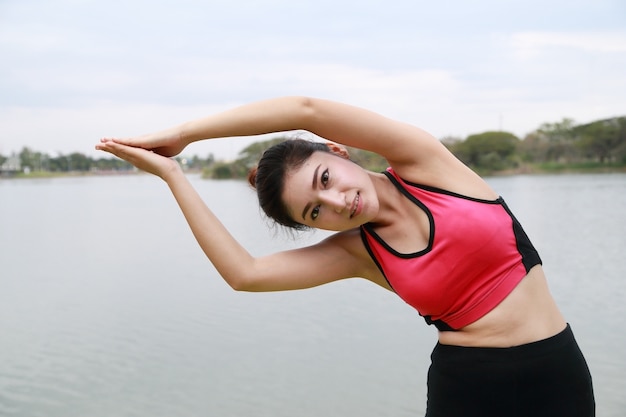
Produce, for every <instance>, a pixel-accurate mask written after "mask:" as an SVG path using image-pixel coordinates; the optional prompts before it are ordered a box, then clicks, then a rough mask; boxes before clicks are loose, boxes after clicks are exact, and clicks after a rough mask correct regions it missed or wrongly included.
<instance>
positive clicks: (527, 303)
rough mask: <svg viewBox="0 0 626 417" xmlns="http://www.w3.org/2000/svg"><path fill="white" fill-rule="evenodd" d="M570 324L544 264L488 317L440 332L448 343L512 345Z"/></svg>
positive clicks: (460, 344)
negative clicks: (453, 330)
mask: <svg viewBox="0 0 626 417" xmlns="http://www.w3.org/2000/svg"><path fill="white" fill-rule="evenodd" d="M565 327H566V322H565V319H564V318H563V315H562V314H561V312H560V311H559V308H558V307H557V305H556V303H555V301H554V299H553V298H552V295H551V294H550V290H549V288H548V284H547V281H546V277H545V275H544V273H543V268H542V267H541V265H537V266H535V267H533V268H532V269H531V270H530V271H529V272H528V274H527V275H526V277H524V279H523V280H522V281H521V282H520V283H519V284H518V285H517V286H516V287H515V289H514V290H513V291H512V292H511V293H510V294H509V295H508V296H507V297H506V298H505V299H504V300H503V301H502V302H501V303H500V304H498V306H496V307H495V308H494V309H493V310H491V311H490V312H489V313H487V314H486V315H485V316H483V317H482V318H480V319H479V320H477V321H475V322H474V323H472V324H469V325H467V326H465V327H464V328H462V329H461V330H459V331H456V332H439V342H440V343H441V344H444V345H456V346H472V347H511V346H519V345H523V344H526V343H531V342H536V341H538V340H542V339H547V338H549V337H551V336H554V335H555V334H557V333H559V332H561V331H562V330H563V329H565Z"/></svg>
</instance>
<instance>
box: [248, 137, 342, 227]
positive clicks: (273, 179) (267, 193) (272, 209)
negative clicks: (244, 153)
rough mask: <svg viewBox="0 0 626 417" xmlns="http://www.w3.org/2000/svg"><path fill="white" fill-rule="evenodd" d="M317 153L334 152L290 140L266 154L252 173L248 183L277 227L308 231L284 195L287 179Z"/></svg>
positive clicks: (270, 149) (269, 149) (275, 146)
mask: <svg viewBox="0 0 626 417" xmlns="http://www.w3.org/2000/svg"><path fill="white" fill-rule="evenodd" d="M316 151H320V152H330V148H329V147H328V146H327V145H326V144H324V143H320V142H312V141H308V140H304V139H290V140H286V141H284V142H280V143H278V144H276V145H274V146H272V147H270V148H268V149H267V150H265V152H263V156H261V159H260V160H259V163H258V165H257V166H256V167H255V168H252V169H251V170H250V172H249V174H248V182H249V183H250V185H252V187H254V188H255V189H256V192H257V197H258V198H259V205H260V206H261V208H262V209H263V212H265V215H266V216H267V217H269V218H271V219H273V220H274V221H275V222H276V223H278V224H280V225H282V226H286V227H290V228H293V229H296V230H305V229H308V227H307V226H305V225H303V224H302V223H298V222H297V221H295V220H294V219H293V218H292V217H291V216H290V215H289V211H288V209H287V206H286V205H285V203H284V201H283V199H282V195H283V190H284V188H285V177H286V175H287V174H288V173H289V172H291V171H293V170H294V169H297V168H299V167H300V166H301V165H302V164H303V163H304V162H305V161H306V160H307V159H309V157H310V156H311V155H312V154H313V152H316Z"/></svg>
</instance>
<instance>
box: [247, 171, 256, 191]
mask: <svg viewBox="0 0 626 417" xmlns="http://www.w3.org/2000/svg"><path fill="white" fill-rule="evenodd" d="M257 170H258V166H256V165H255V166H253V167H252V168H250V171H248V183H249V184H250V186H251V187H252V188H254V189H256V173H257Z"/></svg>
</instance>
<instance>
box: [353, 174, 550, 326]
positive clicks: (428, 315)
mask: <svg viewBox="0 0 626 417" xmlns="http://www.w3.org/2000/svg"><path fill="white" fill-rule="evenodd" d="M385 175H387V177H388V178H389V179H390V180H391V182H392V183H393V184H394V185H395V186H396V187H397V188H398V189H399V190H400V191H401V192H402V193H403V194H404V195H405V196H406V197H407V198H408V199H409V200H411V201H412V202H413V203H415V204H416V205H417V206H419V207H420V208H421V209H422V210H424V212H425V213H426V215H427V216H428V219H429V222H430V237H429V242H428V246H427V247H426V248H425V249H424V250H421V251H419V252H415V253H399V252H397V251H396V250H394V249H393V248H392V247H391V246H389V245H388V244H387V243H386V242H385V241H384V240H383V239H382V238H381V237H380V236H379V235H378V234H376V231H375V230H374V228H373V226H372V225H371V224H364V225H363V226H361V237H362V239H363V243H364V244H365V247H366V249H367V251H368V252H369V254H370V256H371V257H372V259H373V260H374V262H376V264H377V265H378V268H379V269H380V270H381V272H382V273H383V275H384V276H385V278H386V279H387V282H388V283H389V285H390V286H391V287H392V288H393V290H394V291H395V292H396V293H397V294H398V295H399V296H400V297H401V298H402V299H403V300H404V301H405V302H407V303H408V304H409V305H411V306H413V307H414V308H415V309H416V310H417V311H418V312H419V314H420V315H422V316H423V317H424V319H425V320H426V322H427V323H428V324H434V325H435V326H436V327H437V328H438V329H439V330H442V331H449V330H458V329H461V328H462V327H465V326H467V325H468V324H470V323H472V322H474V321H476V320H478V319H479V318H481V317H483V316H484V315H485V314H487V313H488V312H489V311H491V310H492V309H493V308H494V307H496V306H497V305H498V304H499V303H500V302H501V301H502V300H503V299H504V298H506V296H507V295H508V294H509V293H510V292H511V291H513V289H514V288H515V286H516V285H517V284H518V283H519V282H520V281H521V280H522V279H523V278H524V277H525V276H526V274H527V273H528V271H529V270H530V268H532V267H533V266H535V265H537V264H541V258H540V257H539V254H538V253H537V251H536V250H535V248H534V247H533V245H532V243H531V242H530V240H529V239H528V236H527V235H526V233H525V232H524V230H523V229H522V226H521V225H520V224H519V222H518V221H517V219H516V218H515V216H513V213H511V211H510V210H509V208H508V206H507V205H506V203H505V202H504V200H503V199H502V198H501V197H500V198H498V199H497V200H481V199H476V198H471V197H467V196H463V195H460V194H456V193H453V192H450V191H446V190H442V189H438V188H434V187H429V186H424V185H419V184H415V183H411V182H408V181H404V180H402V179H401V178H400V177H399V176H398V175H397V174H396V173H395V172H394V171H393V169H391V168H388V169H387V171H386V172H385Z"/></svg>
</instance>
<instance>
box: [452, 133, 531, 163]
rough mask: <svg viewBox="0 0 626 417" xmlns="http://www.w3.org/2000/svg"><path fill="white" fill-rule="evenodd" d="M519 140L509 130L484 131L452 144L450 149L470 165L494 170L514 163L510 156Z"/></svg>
mask: <svg viewBox="0 0 626 417" xmlns="http://www.w3.org/2000/svg"><path fill="white" fill-rule="evenodd" d="M519 142H520V141H519V139H518V138H517V136H515V135H514V134H512V133H509V132H484V133H480V134H476V135H470V136H468V137H467V139H465V140H464V141H462V142H457V143H454V144H452V145H451V150H452V151H453V153H454V154H455V155H456V156H457V157H458V158H459V159H460V160H461V161H463V162H464V163H465V164H467V165H469V166H470V167H473V168H476V169H478V170H487V171H494V170H500V169H504V168H507V167H510V166H513V165H514V164H515V162H514V160H513V158H512V157H513V155H514V153H515V151H516V149H517V147H518V145H519Z"/></svg>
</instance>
